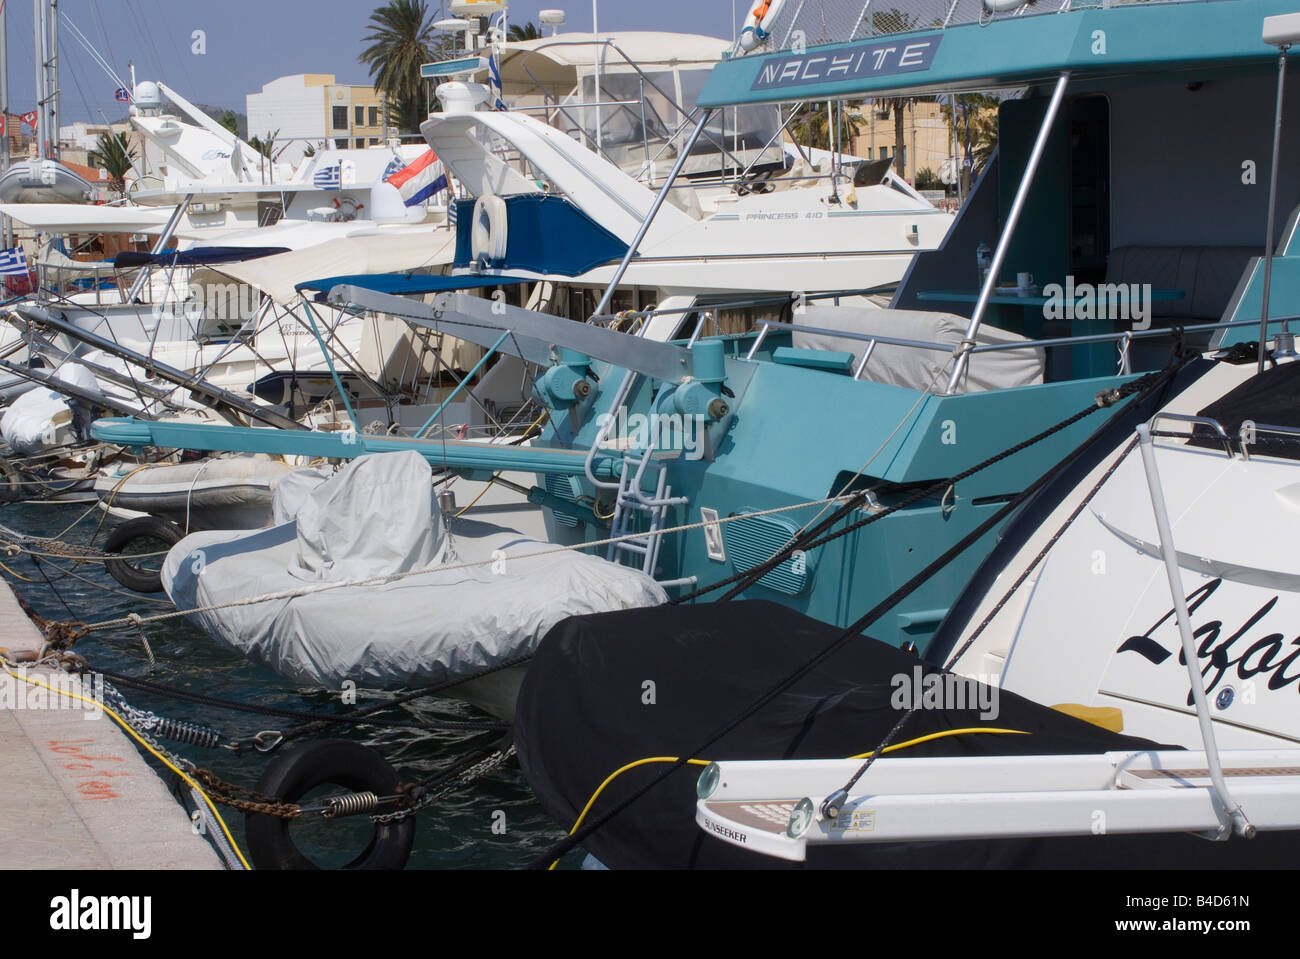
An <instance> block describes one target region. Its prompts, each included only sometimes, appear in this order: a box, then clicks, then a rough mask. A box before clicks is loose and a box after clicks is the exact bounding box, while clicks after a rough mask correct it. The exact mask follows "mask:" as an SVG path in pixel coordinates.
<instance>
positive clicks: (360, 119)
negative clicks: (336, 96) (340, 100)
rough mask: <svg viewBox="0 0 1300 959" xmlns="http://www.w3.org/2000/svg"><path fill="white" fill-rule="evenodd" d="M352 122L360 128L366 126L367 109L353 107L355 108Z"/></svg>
mask: <svg viewBox="0 0 1300 959" xmlns="http://www.w3.org/2000/svg"><path fill="white" fill-rule="evenodd" d="M352 122H353V123H354V124H355V125H357V126H359V127H363V126H365V125H366V108H365V107H353V108H352Z"/></svg>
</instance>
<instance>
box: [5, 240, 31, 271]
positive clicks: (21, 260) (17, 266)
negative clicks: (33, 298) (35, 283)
mask: <svg viewBox="0 0 1300 959" xmlns="http://www.w3.org/2000/svg"><path fill="white" fill-rule="evenodd" d="M28 272H29V271H28V269H27V257H25V256H23V248H22V247H21V246H16V247H14V248H13V249H12V250H0V276H26V275H27V274H28Z"/></svg>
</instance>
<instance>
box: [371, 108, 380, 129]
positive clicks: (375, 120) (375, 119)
mask: <svg viewBox="0 0 1300 959" xmlns="http://www.w3.org/2000/svg"><path fill="white" fill-rule="evenodd" d="M370 126H372V127H377V126H379V107H371V108H370Z"/></svg>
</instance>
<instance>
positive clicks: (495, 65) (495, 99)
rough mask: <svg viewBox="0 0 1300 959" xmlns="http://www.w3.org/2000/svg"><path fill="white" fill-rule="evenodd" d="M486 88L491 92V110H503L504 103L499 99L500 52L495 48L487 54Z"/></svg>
mask: <svg viewBox="0 0 1300 959" xmlns="http://www.w3.org/2000/svg"><path fill="white" fill-rule="evenodd" d="M488 86H489V87H490V88H491V90H492V109H493V110H504V109H505V108H506V102H505V101H504V100H502V99H501V50H500V49H499V48H498V47H495V46H494V47H493V48H492V52H491V53H490V54H488Z"/></svg>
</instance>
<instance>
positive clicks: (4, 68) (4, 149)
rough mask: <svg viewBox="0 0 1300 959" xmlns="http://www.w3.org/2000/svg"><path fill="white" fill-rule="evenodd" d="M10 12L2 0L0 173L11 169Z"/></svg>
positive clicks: (4, 238) (0, 234)
mask: <svg viewBox="0 0 1300 959" xmlns="http://www.w3.org/2000/svg"><path fill="white" fill-rule="evenodd" d="M8 19H9V10H8V4H7V2H6V0H0V118H3V120H0V124H2V125H3V126H4V136H3V137H0V173H4V172H5V171H6V170H8V169H9V36H8V32H7V30H6V26H5V24H6V21H8ZM10 240H11V237H10V227H9V217H7V216H0V243H3V244H4V248H5V249H6V250H8V249H9V248H11V247H12V246H13V243H12V242H10Z"/></svg>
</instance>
